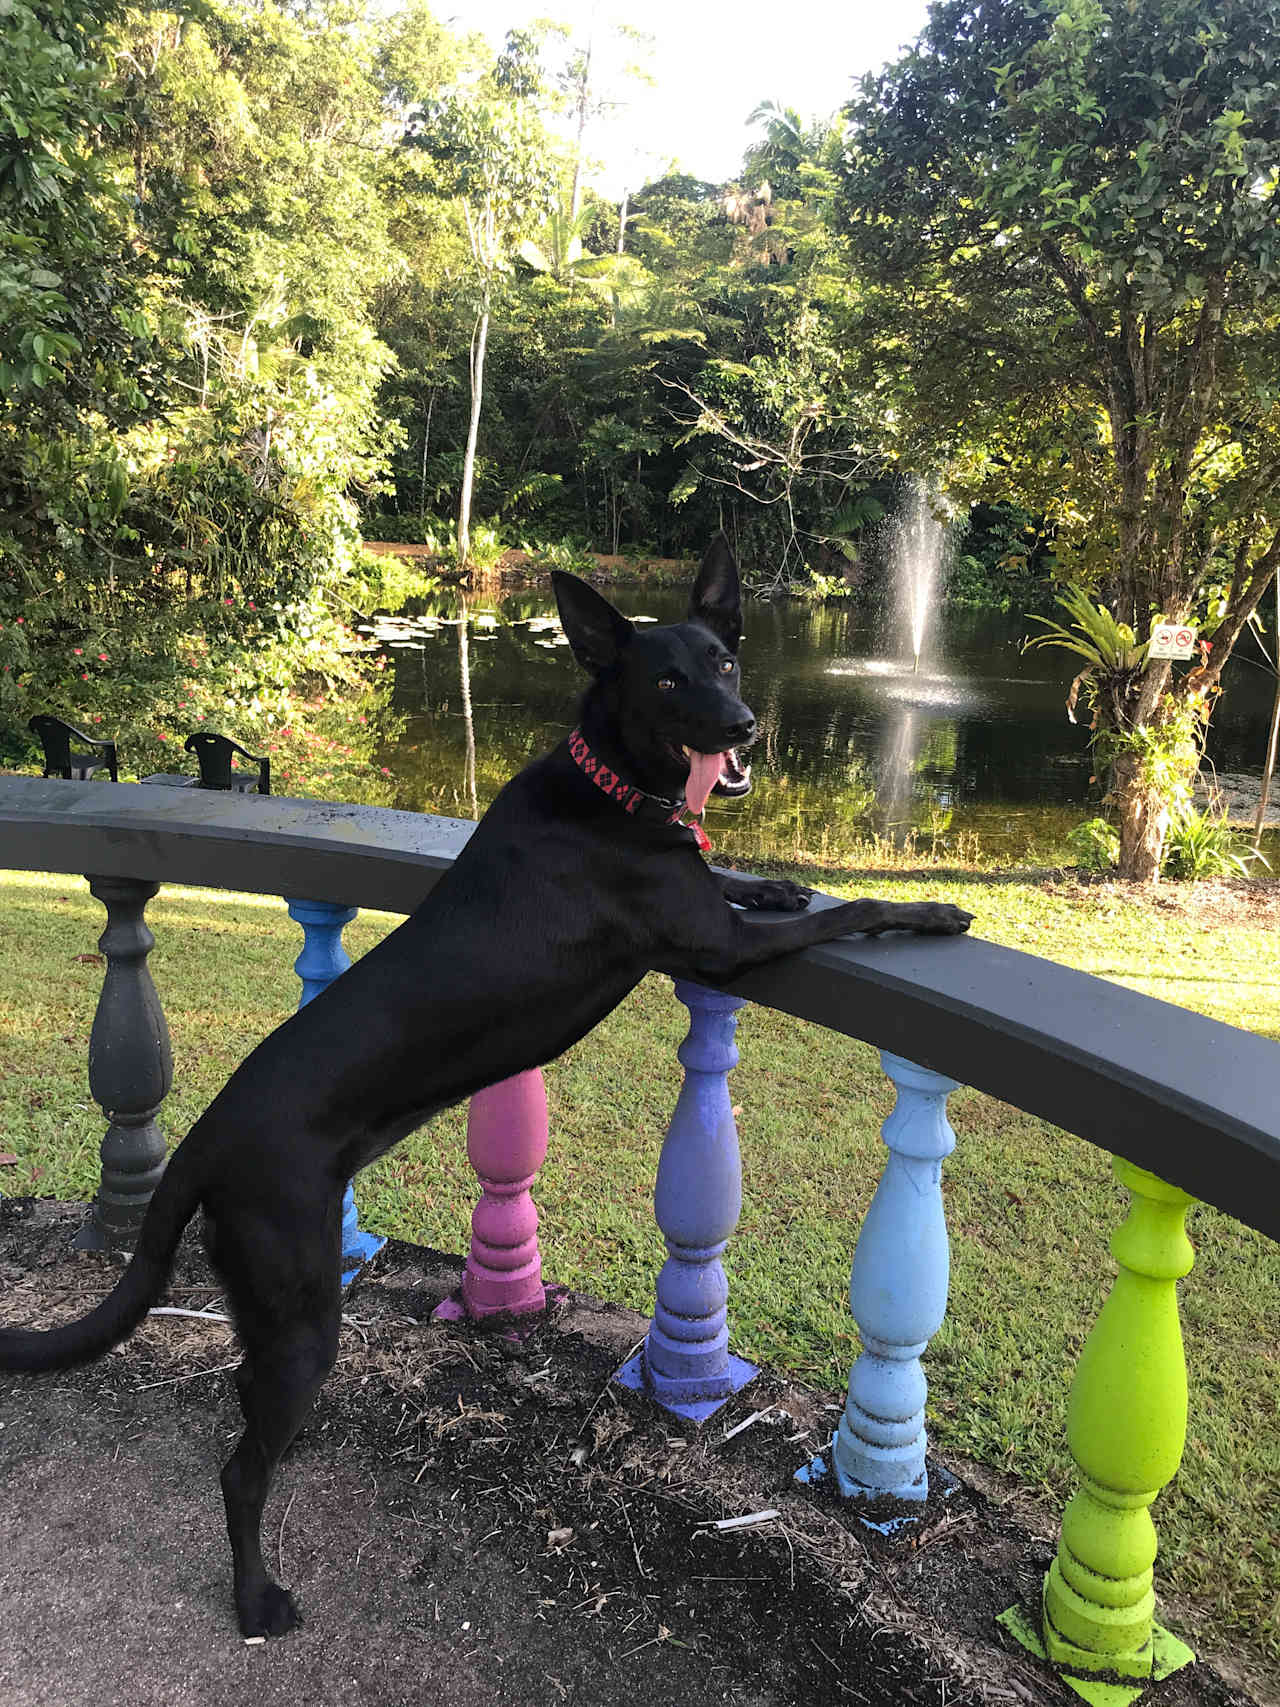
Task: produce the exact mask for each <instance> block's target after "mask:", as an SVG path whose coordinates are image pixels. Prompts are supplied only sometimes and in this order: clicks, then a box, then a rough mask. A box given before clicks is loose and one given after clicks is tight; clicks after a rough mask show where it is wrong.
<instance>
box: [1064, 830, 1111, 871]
mask: <svg viewBox="0 0 1280 1707" xmlns="http://www.w3.org/2000/svg"><path fill="white" fill-rule="evenodd" d="M1067 846H1068V847H1069V848H1070V849H1071V851H1072V853H1073V854H1074V855H1075V856H1076V864H1077V865H1079V866H1080V867H1081V869H1082V870H1084V871H1110V870H1111V869H1112V867H1113V866H1114V865H1115V864H1116V861H1117V860H1118V859H1119V858H1120V837H1119V835H1118V834H1117V833H1116V831H1115V830H1114V829H1113V828H1112V826H1111V825H1110V824H1108V823H1107V820H1106V819H1105V818H1090V819H1088V820H1087V821H1086V822H1085V823H1083V824H1077V825H1076V827H1075V829H1074V830H1072V831H1071V832H1070V834H1069V835H1068V836H1067Z"/></svg>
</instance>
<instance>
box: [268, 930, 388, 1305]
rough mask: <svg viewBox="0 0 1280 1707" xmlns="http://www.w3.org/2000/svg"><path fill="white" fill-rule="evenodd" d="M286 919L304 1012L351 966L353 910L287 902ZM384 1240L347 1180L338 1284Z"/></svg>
mask: <svg viewBox="0 0 1280 1707" xmlns="http://www.w3.org/2000/svg"><path fill="white" fill-rule="evenodd" d="M288 908H289V917H290V918H291V919H294V920H296V922H297V923H298V924H300V925H301V926H302V953H301V954H300V955H299V956H298V958H297V959H296V960H295V961H294V963H293V969H294V971H295V972H296V973H297V974H298V977H299V978H301V980H302V998H301V1000H300V1001H299V1003H298V1006H299V1007H300V1008H305V1007H306V1005H307V1003H308V1002H309V1001H312V1000H313V999H314V998H315V997H316V996H318V995H319V994H320V992H321V990H324V989H327V988H328V986H329V985H330V984H332V983H333V981H334V979H335V978H336V977H337V976H338V974H339V973H340V972H345V971H346V969H347V967H348V966H350V964H351V956H350V955H349V954H348V953H347V951H346V949H345V948H344V947H343V946H342V933H343V931H344V929H345V928H346V927H347V926H348V925H349V924H350V923H351V921H352V919H354V918H355V916H356V912H357V909H356V908H355V907H340V906H339V905H338V904H337V902H336V901H290V902H288ZM386 1242H387V1241H386V1240H385V1239H382V1238H379V1237H378V1236H377V1235H376V1234H374V1233H366V1232H365V1231H364V1229H363V1228H362V1227H361V1225H360V1221H359V1217H358V1215H357V1213H356V1197H355V1192H354V1191H353V1190H352V1189H351V1182H350V1181H349V1180H348V1182H347V1189H346V1190H345V1191H344V1192H343V1194H342V1284H343V1285H344V1286H350V1284H351V1282H352V1281H353V1280H354V1279H355V1277H356V1275H357V1274H359V1272H360V1269H361V1267H362V1265H363V1264H365V1263H367V1262H368V1261H369V1259H370V1257H373V1256H376V1255H377V1254H378V1252H379V1251H380V1250H381V1249H382V1247H383V1245H385V1244H386Z"/></svg>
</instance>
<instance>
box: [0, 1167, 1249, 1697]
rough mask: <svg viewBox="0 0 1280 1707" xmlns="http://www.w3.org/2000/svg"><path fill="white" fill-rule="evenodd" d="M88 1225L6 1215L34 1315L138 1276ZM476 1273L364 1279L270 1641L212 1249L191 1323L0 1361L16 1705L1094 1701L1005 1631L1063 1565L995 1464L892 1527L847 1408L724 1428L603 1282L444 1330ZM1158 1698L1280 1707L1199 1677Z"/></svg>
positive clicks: (10, 1310)
mask: <svg viewBox="0 0 1280 1707" xmlns="http://www.w3.org/2000/svg"><path fill="white" fill-rule="evenodd" d="M83 1215H84V1210H83V1206H81V1205H61V1204H53V1203H48V1202H45V1201H32V1200H18V1199H5V1200H0V1320H3V1321H4V1322H5V1323H6V1324H12V1325H17V1324H24V1325H25V1324H36V1323H39V1324H42V1325H52V1324H53V1323H55V1322H57V1321H60V1320H68V1319H71V1318H74V1317H76V1316H78V1315H80V1314H82V1313H84V1311H86V1310H87V1309H88V1308H89V1307H90V1306H91V1305H92V1304H93V1303H95V1302H96V1301H97V1300H98V1299H99V1298H101V1297H102V1296H103V1294H104V1292H105V1291H106V1290H107V1289H108V1287H109V1286H110V1284H111V1283H112V1278H113V1274H114V1271H115V1266H116V1263H115V1260H114V1259H111V1258H109V1257H103V1256H95V1255H92V1254H88V1253H76V1252H73V1251H71V1249H70V1238H71V1235H72V1234H73V1233H74V1231H75V1229H76V1227H77V1226H78V1225H79V1223H80V1221H81V1220H82V1218H83ZM460 1272H461V1264H460V1261H459V1260H458V1259H456V1258H452V1257H446V1256H442V1255H440V1254H439V1253H437V1252H433V1251H430V1250H426V1249H423V1248H421V1247H416V1246H410V1245H405V1244H400V1243H397V1242H395V1241H392V1242H391V1243H390V1244H389V1245H388V1246H387V1248H386V1250H385V1251H384V1252H383V1253H382V1254H381V1255H380V1256H379V1257H378V1258H376V1259H375V1261H374V1263H373V1264H372V1265H371V1266H370V1269H369V1270H368V1271H366V1273H365V1274H364V1275H362V1276H361V1278H360V1279H359V1281H358V1282H357V1283H356V1285H355V1286H354V1287H353V1288H352V1289H351V1290H350V1292H349V1293H348V1296H347V1301H346V1307H345V1308H346V1317H345V1321H344V1327H343V1333H342V1345H341V1351H340V1355H339V1360H338V1366H337V1368H336V1369H335V1371H334V1373H333V1375H332V1377H331V1378H330V1380H329V1382H328V1384H327V1386H326V1387H325V1389H324V1391H323V1393H322V1395H321V1397H320V1399H319V1401H318V1403H317V1406H316V1409H315V1412H314V1413H313V1417H312V1420H311V1421H310V1422H309V1424H308V1426H307V1428H306V1429H305V1430H304V1432H303V1434H302V1435H301V1436H300V1438H299V1442H298V1444H297V1446H296V1447H295V1448H294V1451H293V1452H292V1453H291V1455H290V1458H289V1460H288V1461H287V1463H286V1465H285V1466H284V1467H283V1468H282V1471H281V1474H280V1477H279V1479H278V1482H277V1487H276V1491H275V1494H274V1496H273V1502H272V1505H271V1507H269V1509H268V1513H267V1521H266V1524H265V1526H264V1533H265V1534H266V1535H268V1536H269V1537H270V1538H271V1549H272V1554H273V1557H274V1558H276V1559H277V1560H278V1562H279V1563H280V1566H281V1568H282V1572H283V1576H284V1580H285V1581H287V1582H288V1583H289V1584H290V1586H291V1587H293V1588H294V1589H295V1591H296V1592H297V1593H298V1595H299V1599H300V1601H301V1604H302V1607H303V1612H304V1617H305V1619H306V1622H305V1624H304V1627H303V1629H302V1630H301V1631H299V1632H296V1633H295V1634H294V1635H292V1636H289V1637H287V1638H284V1639H282V1640H280V1641H278V1642H271V1643H268V1644H266V1645H264V1646H261V1647H253V1648H246V1647H245V1645H244V1644H242V1643H241V1642H240V1640H239V1637H238V1634H237V1632H236V1629H235V1624H234V1620H233V1617H232V1613H231V1605H230V1596H229V1564H228V1560H227V1558H226V1556H225V1540H224V1538H223V1535H222V1528H221V1501H220V1498H219V1495H218V1487H217V1469H218V1466H219V1464H220V1462H221V1461H222V1459H223V1458H225V1456H226V1455H227V1452H228V1451H229V1450H230V1446H231V1444H232V1442H233V1440H234V1438H235V1435H236V1433H237V1418H238V1413H237V1410H236V1406H235V1399H234V1392H233V1390H232V1387H231V1383H230V1380H229V1375H228V1371H229V1370H230V1368H232V1367H233V1366H234V1363H235V1361H236V1345H235V1337H234V1332H233V1330H232V1328H231V1327H230V1325H229V1324H228V1323H226V1322H224V1321H221V1320H219V1319H218V1317H219V1316H220V1315H222V1314H223V1313H224V1306H223V1305H222V1301H221V1295H220V1290H219V1287H218V1283H217V1279H216V1276H214V1275H213V1274H212V1272H211V1271H210V1270H209V1269H208V1267H207V1265H206V1264H205V1263H204V1260H203V1257H202V1255H201V1254H200V1251H199V1243H198V1240H196V1239H194V1238H191V1237H189V1238H188V1240H187V1241H186V1243H185V1245H184V1247H183V1250H182V1252H181V1253H180V1257H179V1262H178V1265H177V1267H176V1269H175V1272H174V1275H173V1279H172V1283H171V1286H170V1289H169V1294H168V1296H167V1297H166V1298H165V1299H164V1300H163V1303H164V1304H165V1305H166V1306H167V1307H168V1309H169V1310H170V1311H176V1312H180V1313H176V1314H165V1315H155V1316H152V1317H150V1318H149V1319H148V1320H147V1322H146V1323H144V1325H143V1326H142V1327H141V1328H140V1329H139V1331H138V1332H137V1334H135V1336H134V1337H133V1338H132V1339H131V1340H130V1341H129V1342H127V1344H126V1345H124V1346H123V1347H120V1348H117V1350H116V1351H115V1352H113V1353H111V1354H110V1355H109V1356H107V1357H106V1358H104V1359H102V1360H100V1361H99V1362H98V1363H97V1364H94V1365H91V1366H90V1367H89V1368H87V1369H84V1370H79V1371H72V1372H69V1373H62V1374H58V1375H49V1376H41V1377H35V1378H31V1377H16V1376H0V1475H2V1476H3V1485H4V1487H5V1498H4V1500H3V1502H0V1560H2V1561H3V1563H0V1707H8V1704H9V1703H10V1702H12V1703H14V1704H15V1707H16V1704H17V1703H18V1702H19V1701H21V1702H22V1703H23V1707H39V1704H40V1703H44V1702H48V1703H50V1704H53V1703H57V1704H58V1707H80V1704H81V1703H83V1704H84V1707H89V1703H90V1702H92V1703H93V1707H112V1703H114V1702H116V1701H119V1702H120V1703H124V1702H126V1701H127V1702H128V1703H129V1704H130V1707H146V1704H147V1703H151V1702H154V1703H156V1704H157V1707H159V1704H160V1703H163V1704H164V1707H184V1704H185V1703H187V1702H188V1701H189V1702H191V1703H192V1704H193V1707H194V1704H196V1703H198V1704H199V1707H220V1703H222V1702H224V1701H225V1702H227V1703H231V1702H235V1703H240V1702H243V1701H245V1700H248V1699H250V1698H252V1699H254V1701H255V1707H269V1704H271V1703H275V1702H277V1701H278V1702H280V1703H284V1702H287V1701H288V1702H293V1701H299V1702H300V1701H305V1702H307V1703H308V1704H309V1707H311V1704H315V1707H323V1704H326V1703H329V1702H332V1703H334V1704H335V1707H336V1704H337V1703H338V1702H344V1703H347V1702H350V1701H351V1700H354V1699H357V1698H358V1699H360V1700H362V1701H363V1702H367V1703H369V1704H370V1707H383V1704H391V1703H398V1702H401V1701H404V1702H409V1701H413V1702H425V1701H433V1702H440V1703H442V1704H444V1703H447V1704H448V1707H471V1704H472V1703H475V1704H476V1707H498V1704H505V1707H513V1704H523V1703H526V1702H527V1703H530V1704H532V1703H534V1702H537V1703H539V1707H541V1704H543V1703H553V1704H554V1703H557V1702H559V1701H564V1702H568V1703H574V1704H580V1707H597V1704H598V1707H606V1704H607V1707H616V1702H617V1701H618V1700H619V1698H623V1699H633V1700H637V1701H641V1702H643V1703H644V1707H667V1704H670V1707H676V1704H677V1703H680V1704H681V1707H686V1704H693V1707H697V1704H699V1703H703V1702H706V1703H710V1702H732V1703H738V1704H740V1707H793V1704H794V1707H799V1704H801V1703H803V1704H804V1707H827V1704H831V1707H837V1704H839V1707H900V1704H910V1703H921V1704H929V1707H996V1704H1013V1707H1024V1704H1026V1703H1032V1704H1040V1703H1044V1704H1046V1707H1048V1704H1051V1703H1060V1704H1065V1703H1075V1702H1077V1701H1078V1697H1077V1696H1075V1695H1073V1694H1071V1693H1070V1692H1068V1691H1067V1690H1066V1689H1065V1688H1064V1687H1063V1686H1062V1685H1061V1684H1060V1683H1059V1682H1058V1681H1057V1680H1056V1679H1055V1678H1053V1677H1052V1675H1051V1674H1049V1673H1048V1672H1046V1671H1045V1670H1043V1669H1042V1668H1041V1667H1040V1666H1038V1665H1037V1663H1036V1662H1035V1661H1034V1660H1033V1659H1032V1658H1031V1657H1030V1656H1029V1655H1027V1654H1025V1653H1024V1652H1023V1651H1022V1650H1021V1649H1020V1648H1018V1647H1016V1646H1015V1645H1014V1644H1013V1643H1012V1641H1011V1640H1010V1639H1008V1638H1007V1637H1006V1636H1005V1635H1004V1632H1003V1631H1002V1630H1001V1629H1000V1628H999V1627H998V1626H996V1624H995V1622H994V1620H995V1616H996V1614H997V1613H999V1612H1001V1611H1003V1610H1004V1609H1005V1608H1006V1607H1008V1606H1010V1605H1011V1604H1013V1603H1015V1602H1022V1603H1024V1604H1026V1605H1028V1606H1032V1605H1034V1603H1035V1601H1036V1599H1037V1597H1038V1593H1039V1585H1040V1581H1041V1579H1042V1577H1043V1574H1044V1571H1045V1569H1046V1568H1047V1566H1048V1564H1049V1562H1050V1560H1051V1558H1052V1551H1053V1542H1052V1538H1051V1537H1050V1536H1049V1535H1048V1534H1047V1533H1044V1532H1041V1533H1035V1532H1033V1531H1032V1530H1030V1529H1028V1527H1027V1526H1026V1523H1025V1522H1024V1517H1023V1513H1022V1510H1021V1508H1020V1506H1019V1502H1018V1501H1017V1500H1016V1499H1009V1498H1002V1497H999V1496H998V1495H996V1494H993V1493H992V1492H991V1491H983V1490H982V1489H981V1488H979V1487H978V1486H976V1485H974V1482H973V1481H972V1479H969V1480H966V1479H964V1478H963V1477H962V1478H961V1479H960V1483H959V1485H958V1486H957V1487H956V1488H955V1490H954V1491H953V1492H952V1493H951V1494H950V1496H949V1497H947V1498H945V1499H941V1498H934V1499H931V1501H930V1503H929V1505H928V1506H927V1507H926V1508H925V1510H924V1511H923V1513H922V1514H921V1516H920V1521H919V1522H918V1523H917V1524H916V1525H915V1526H914V1527H913V1528H911V1529H910V1530H907V1531H901V1532H899V1533H898V1534H897V1535H896V1536H894V1537H892V1538H887V1539H886V1538H884V1537H881V1536H879V1535H877V1534H876V1533H875V1532H873V1531H871V1530H868V1529H867V1528H865V1527H864V1526H863V1525H862V1524H860V1523H859V1522H858V1521H857V1520H856V1518H855V1517H854V1515H853V1514H852V1512H851V1511H850V1509H849V1507H848V1506H847V1504H846V1503H845V1502H842V1501H841V1500H840V1499H839V1498H838V1496H837V1495H835V1494H834V1493H832V1492H831V1491H828V1490H826V1489H824V1488H822V1487H819V1488H818V1489H806V1488H802V1487H800V1486H799V1485H798V1484H797V1483H796V1482H795V1481H794V1479H793V1472H794V1471H795V1470H796V1468H797V1467H798V1466H799V1465H800V1464H801V1463H803V1462H804V1460H805V1458H806V1457H807V1456H808V1455H809V1454H810V1453H812V1452H813V1451H816V1450H819V1449H820V1448H821V1447H823V1446H824V1445H825V1443H826V1441H827V1440H828V1439H829V1437H830V1433H831V1430H832V1427H833V1425H834V1422H835V1421H836V1420H837V1418H838V1412H839V1396H837V1395H833V1394H830V1393H823V1392H816V1391H814V1390H812V1389H809V1388H805V1387H802V1386H800V1385H798V1384H796V1383H794V1382H791V1381H789V1380H787V1379H786V1378H785V1377H784V1376H782V1375H779V1374H777V1373H774V1372H770V1371H765V1372H763V1373H762V1374H761V1375H760V1376H759V1377H758V1379H757V1380H756V1381H755V1382H753V1383H752V1384H751V1385H750V1386H749V1387H747V1388H746V1389H744V1390H743V1392H741V1393H740V1394H738V1395H737V1397H736V1398H735V1399H734V1400H733V1401H731V1402H730V1403H729V1404H728V1405H727V1406H726V1407H725V1408H724V1410H723V1411H722V1412H721V1413H719V1415H718V1416H717V1417H715V1418H714V1419H712V1420H711V1421H710V1422H709V1423H707V1424H705V1425H703V1426H702V1427H701V1428H696V1427H693V1426H691V1425H687V1424H685V1423H684V1422H682V1421H681V1420H680V1419H678V1418H676V1417H673V1416H670V1415H668V1414H667V1413H666V1412H663V1411H661V1410H659V1409H657V1408H656V1407H655V1406H653V1405H652V1404H650V1403H649V1402H648V1401H647V1400H645V1399H644V1398H642V1397H638V1396H636V1395H634V1394H631V1393H629V1392H627V1391H626V1390H624V1389H622V1388H620V1387H617V1386H615V1385H614V1384H613V1383H612V1381H611V1379H610V1377H611V1374H612V1372H613V1370H614V1369H615V1368H616V1367H617V1366H618V1365H619V1363H621V1362H622V1361H623V1360H624V1358H625V1357H626V1356H627V1355H628V1354H629V1353H630V1352H631V1351H632V1350H633V1349H634V1348H635V1346H636V1344H637V1342H638V1341H639V1340H640V1339H641V1337H642V1335H643V1332H644V1328H645V1325H646V1324H645V1322H644V1320H643V1318H641V1317H639V1316H636V1315H635V1314H634V1313H632V1312H629V1311H626V1310H622V1309H618V1308H615V1307H613V1306H610V1305H607V1304H602V1303H600V1302H599V1301H597V1300H593V1299H590V1298H586V1297H583V1296H580V1295H577V1294H569V1295H567V1296H566V1297H565V1298H564V1299H563V1300H561V1301H559V1302H558V1303H556V1304H555V1306H554V1307H553V1309H552V1311H551V1312H550V1315H549V1317H548V1319H546V1320H545V1321H541V1322H539V1323H538V1324H537V1325H536V1326H535V1327H533V1328H532V1330H531V1331H529V1332H528V1333H527V1334H526V1335H524V1337H520V1338H515V1337H510V1336H508V1335H504V1334H503V1333H502V1332H501V1331H497V1332H495V1331H492V1330H490V1331H485V1332H481V1331H479V1330H477V1329H475V1328H473V1327H471V1326H469V1325H465V1324H464V1325H462V1326H460V1327H454V1326H449V1327H445V1326H437V1325H435V1324H434V1323H432V1321H431V1319H430V1317H431V1311H432V1309H433V1308H434V1306H435V1305H436V1304H437V1303H438V1302H439V1301H440V1300H441V1299H442V1298H444V1297H445V1296H447V1295H448V1294H449V1293H450V1292H451V1291H452V1290H453V1289H454V1288H455V1287H456V1286H457V1284H458V1281H459V1279H460ZM188 1312H189V1313H188ZM748 1422H749V1426H744V1425H747V1424H748ZM952 1469H953V1470H954V1469H955V1466H952ZM939 1479H941V1478H939ZM770 1512H772V1513H774V1514H775V1515H772V1516H764V1515H761V1514H766V1513H770ZM740 1518H752V1519H754V1521H752V1522H749V1523H745V1524H734V1525H731V1526H725V1527H717V1525H718V1524H723V1523H724V1520H726V1519H740ZM1147 1699H1148V1700H1150V1701H1152V1702H1159V1703H1160V1704H1161V1707H1251V1704H1252V1703H1254V1701H1255V1699H1256V1698H1255V1697H1254V1696H1251V1695H1247V1694H1245V1693H1243V1692H1241V1691H1240V1690H1239V1689H1237V1688H1233V1687H1232V1686H1230V1685H1229V1684H1228V1683H1226V1682H1225V1681H1224V1680H1223V1679H1222V1677H1220V1676H1219V1675H1218V1674H1217V1673H1216V1672H1215V1671H1213V1670H1211V1669H1210V1667H1209V1666H1207V1665H1205V1664H1203V1663H1197V1664H1196V1665H1194V1666H1193V1667H1191V1668H1189V1669H1187V1670H1186V1671H1184V1672H1182V1673H1179V1674H1178V1675H1177V1676H1175V1677H1174V1678H1172V1679H1170V1680H1168V1681H1167V1682H1166V1683H1164V1684H1162V1685H1160V1686H1158V1687H1157V1688H1155V1689H1153V1690H1151V1691H1149V1693H1148V1697H1147Z"/></svg>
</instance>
